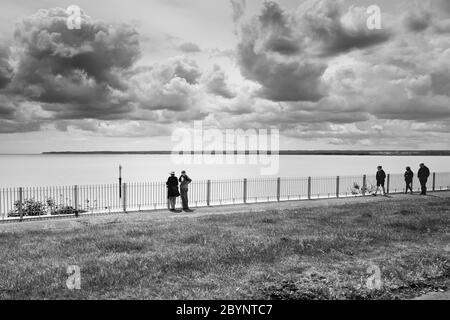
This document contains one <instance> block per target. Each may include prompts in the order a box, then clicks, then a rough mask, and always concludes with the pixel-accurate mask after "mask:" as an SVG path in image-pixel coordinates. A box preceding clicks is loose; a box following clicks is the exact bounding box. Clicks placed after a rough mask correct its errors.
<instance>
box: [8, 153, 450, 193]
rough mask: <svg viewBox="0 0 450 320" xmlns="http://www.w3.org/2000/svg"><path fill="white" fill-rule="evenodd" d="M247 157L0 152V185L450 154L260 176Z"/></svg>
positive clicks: (446, 165) (213, 174)
mask: <svg viewBox="0 0 450 320" xmlns="http://www.w3.org/2000/svg"><path fill="white" fill-rule="evenodd" d="M244 160H245V161H244V162H245V163H244V164H228V165H219V164H179V163H176V161H174V159H173V158H172V157H171V156H170V155H0V187H18V186H24V187H25V186H50V185H74V184H80V185H82V184H107V183H115V182H117V179H118V167H119V165H122V166H123V181H124V182H148V181H165V180H166V179H167V176H168V174H169V172H170V171H172V170H174V171H176V172H177V174H179V172H180V171H181V170H183V169H184V170H187V171H188V174H189V175H190V176H191V177H192V178H193V179H196V180H203V179H233V178H239V179H240V178H258V177H277V176H281V177H305V176H336V175H342V176H344V175H359V174H361V175H362V174H373V173H374V172H375V171H376V166H377V165H383V168H384V169H385V171H386V172H389V173H402V172H403V171H404V168H405V166H407V165H409V166H411V167H412V168H413V170H414V171H415V172H416V171H417V168H418V166H419V163H421V162H425V164H426V165H427V166H428V167H429V168H430V169H431V170H432V171H436V172H449V171H450V157H441V156H429V157H422V156H421V157H410V156H402V157H392V156H280V157H279V164H278V170H276V171H275V173H274V174H271V175H262V174H261V173H262V169H263V168H265V167H267V165H261V164H249V159H248V158H247V159H244ZM272 160H273V162H275V159H272Z"/></svg>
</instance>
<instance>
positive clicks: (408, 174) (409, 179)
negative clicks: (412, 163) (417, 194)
mask: <svg viewBox="0 0 450 320" xmlns="http://www.w3.org/2000/svg"><path fill="white" fill-rule="evenodd" d="M413 177H414V172H412V170H411V167H406V171H405V183H406V189H405V194H407V193H408V190H411V194H413V189H412V182H413Z"/></svg>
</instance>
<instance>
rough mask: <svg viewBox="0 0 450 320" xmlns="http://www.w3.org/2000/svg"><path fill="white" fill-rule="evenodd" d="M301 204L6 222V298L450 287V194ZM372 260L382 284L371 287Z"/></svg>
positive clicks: (0, 283) (299, 294)
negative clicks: (141, 217)
mask: <svg viewBox="0 0 450 320" xmlns="http://www.w3.org/2000/svg"><path fill="white" fill-rule="evenodd" d="M302 206H303V205H302V203H301V202H299V204H298V208H297V209H286V210H276V211H275V210H270V211H262V212H252V213H246V214H229V215H220V214H217V215H207V216H201V217H179V218H166V219H154V220H152V219H150V218H149V219H147V220H146V221H145V222H142V221H132V220H131V221H112V222H109V223H108V224H100V225H99V224H96V225H95V224H90V223H89V220H83V221H84V222H85V223H84V224H83V227H82V228H77V229H71V230H63V231H61V230H60V231H57V230H53V231H52V230H41V231H14V232H12V231H11V232H9V231H8V232H2V233H0V298H1V299H117V298H119V299H395V298H409V297H413V296H418V295H420V294H421V293H423V292H427V291H431V290H447V289H448V284H449V280H450V259H449V258H450V251H449V244H450V234H449V230H450V210H449V208H450V198H438V197H427V198H423V197H412V198H411V200H396V199H393V200H390V201H383V202H374V203H371V204H367V203H352V204H345V205H327V204H326V203H324V206H318V207H311V208H307V207H303V208H302ZM86 221H87V222H86ZM3 230H5V229H3ZM68 265H78V266H79V267H80V268H81V290H73V291H71V290H68V289H67V288H66V280H67V277H68V275H67V274H66V270H67V266H68ZM371 265H376V266H378V267H379V268H380V270H381V281H382V287H381V289H379V290H377V289H375V290H373V289H372V290H371V289H369V288H368V287H367V286H366V281H367V278H368V277H369V274H368V273H367V269H368V267H370V266H371Z"/></svg>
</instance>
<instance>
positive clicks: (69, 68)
mask: <svg viewBox="0 0 450 320" xmlns="http://www.w3.org/2000/svg"><path fill="white" fill-rule="evenodd" d="M67 16H68V14H67V13H66V11H65V10H64V9H60V8H54V9H48V10H40V11H38V13H36V14H34V15H32V16H30V17H28V18H25V19H24V20H22V21H21V22H20V23H18V24H17V25H16V30H15V33H14V38H15V46H16V48H17V51H18V52H19V56H18V65H17V68H16V71H15V74H14V77H13V80H12V83H11V90H13V92H15V93H18V94H19V93H20V94H24V95H26V96H27V97H28V98H29V99H31V100H34V101H39V102H43V103H46V104H48V110H53V111H56V112H60V113H62V114H63V116H73V117H82V116H87V117H95V116H103V117H104V116H105V115H111V114H123V113H126V112H128V111H129V107H128V106H127V104H126V103H124V101H120V98H119V96H120V95H117V96H115V94H114V93H115V91H118V90H124V89H126V87H127V84H126V83H125V82H124V81H123V79H122V76H121V73H122V72H123V70H126V69H128V68H130V67H132V65H133V64H134V62H135V61H137V59H138V58H139V56H140V50H139V37H138V34H137V32H136V31H135V30H134V29H133V28H131V27H129V26H127V25H108V24H105V23H103V22H98V21H93V20H91V19H90V18H88V17H86V16H83V22H82V25H81V29H80V30H76V29H75V30H69V29H68V28H67V25H66V19H67ZM66 104H67V105H66ZM108 106H111V107H108ZM121 106H123V109H122V107H121ZM68 109H70V110H68Z"/></svg>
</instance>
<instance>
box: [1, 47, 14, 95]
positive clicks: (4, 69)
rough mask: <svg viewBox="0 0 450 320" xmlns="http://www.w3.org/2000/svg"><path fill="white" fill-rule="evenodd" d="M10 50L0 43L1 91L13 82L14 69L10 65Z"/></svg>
mask: <svg viewBox="0 0 450 320" xmlns="http://www.w3.org/2000/svg"><path fill="white" fill-rule="evenodd" d="M9 54H10V52H9V48H7V47H5V46H2V44H1V43H0V89H2V88H4V87H6V85H7V84H8V83H9V82H10V81H11V78H12V73H13V69H12V67H11V65H10V64H9Z"/></svg>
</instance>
